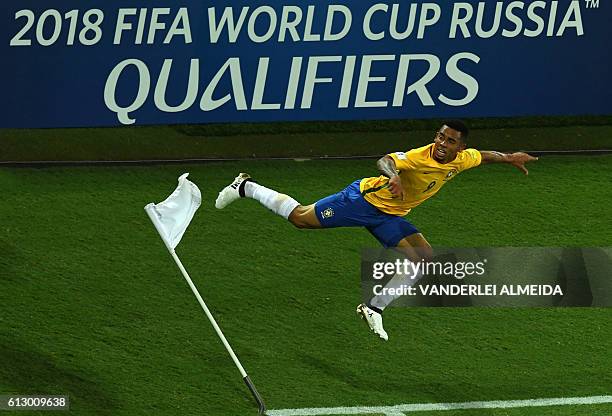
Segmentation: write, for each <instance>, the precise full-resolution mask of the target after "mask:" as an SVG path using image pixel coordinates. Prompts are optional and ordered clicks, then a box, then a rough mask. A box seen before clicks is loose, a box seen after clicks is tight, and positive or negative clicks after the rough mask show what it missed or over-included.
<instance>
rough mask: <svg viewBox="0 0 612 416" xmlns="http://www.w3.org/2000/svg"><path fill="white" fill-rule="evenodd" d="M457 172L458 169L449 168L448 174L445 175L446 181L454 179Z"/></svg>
mask: <svg viewBox="0 0 612 416" xmlns="http://www.w3.org/2000/svg"><path fill="white" fill-rule="evenodd" d="M456 174H457V169H452V170H449V171H448V173H447V174H446V176H445V177H444V181H445V182H446V181H448V180H450V179H452V177H453V176H455V175H456Z"/></svg>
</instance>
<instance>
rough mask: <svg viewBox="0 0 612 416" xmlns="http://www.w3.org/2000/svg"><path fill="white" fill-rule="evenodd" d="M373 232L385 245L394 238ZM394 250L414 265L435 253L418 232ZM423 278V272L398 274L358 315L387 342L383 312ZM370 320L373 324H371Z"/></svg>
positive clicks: (405, 239)
mask: <svg viewBox="0 0 612 416" xmlns="http://www.w3.org/2000/svg"><path fill="white" fill-rule="evenodd" d="M402 221H404V220H402ZM398 223H401V222H398ZM401 224H402V227H399V228H404V229H405V230H406V231H405V232H410V229H409V227H407V226H405V225H403V223H401ZM413 230H414V231H417V230H416V228H413ZM372 231H373V233H374V235H376V236H377V237H378V238H379V240H382V241H381V242H383V243H384V241H389V240H388V239H391V238H392V237H388V239H385V236H384V233H383V232H382V231H384V228H378V229H373V230H372ZM396 238H397V237H396ZM394 248H395V249H396V250H398V251H400V252H401V253H402V255H404V256H406V257H407V258H408V260H410V261H412V262H413V263H418V262H420V261H421V260H426V261H427V260H429V259H430V258H431V256H432V252H433V250H432V248H431V245H430V244H429V243H428V242H427V240H426V239H425V237H423V234H421V233H419V232H418V231H417V232H412V234H409V235H405V236H404V237H403V238H402V239H401V240H399V242H398V243H397V244H396V245H395V247H394ZM413 270H418V269H413ZM421 277H422V271H416V272H414V274H410V275H406V274H402V273H397V274H396V275H395V276H393V277H392V278H391V280H389V281H388V282H387V284H386V285H385V287H384V289H383V293H381V294H379V295H376V296H374V297H373V298H372V299H370V301H369V302H368V303H367V305H359V306H358V307H357V313H359V314H360V315H362V316H363V317H364V318H365V319H366V322H368V325H369V326H370V329H371V330H372V331H373V332H374V333H376V334H378V336H379V337H380V338H382V339H385V340H387V339H389V336H388V335H387V332H386V331H385V330H384V328H383V322H382V314H383V311H384V310H385V309H386V308H387V307H388V306H389V305H390V304H391V303H393V302H394V301H395V300H396V299H397V298H399V297H400V296H401V293H402V290H403V289H406V288H408V287H411V286H413V285H414V284H416V282H417V281H419V280H420V278H421ZM364 307H365V308H364ZM360 308H361V309H363V310H365V312H360ZM368 318H369V319H370V320H371V321H372V322H370V320H368Z"/></svg>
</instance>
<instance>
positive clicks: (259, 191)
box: [244, 181, 300, 219]
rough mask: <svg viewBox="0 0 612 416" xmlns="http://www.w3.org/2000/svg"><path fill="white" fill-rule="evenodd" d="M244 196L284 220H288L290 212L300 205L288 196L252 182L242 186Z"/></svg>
mask: <svg viewBox="0 0 612 416" xmlns="http://www.w3.org/2000/svg"><path fill="white" fill-rule="evenodd" d="M244 195H245V196H247V197H249V198H253V199H255V200H257V201H259V202H260V203H261V204H262V205H263V206H264V207H266V208H268V209H269V210H271V211H272V212H274V213H275V214H277V215H280V216H281V217H283V218H284V219H288V218H289V214H291V211H293V210H294V209H295V207H297V206H298V205H300V203H299V202H297V201H296V200H295V199H293V198H291V197H290V196H289V195H285V194H281V193H279V192H276V191H275V190H273V189H268V188H266V187H265V186H262V185H260V184H258V183H255V182H253V181H248V182H247V183H245V184H244Z"/></svg>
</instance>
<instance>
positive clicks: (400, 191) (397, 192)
mask: <svg viewBox="0 0 612 416" xmlns="http://www.w3.org/2000/svg"><path fill="white" fill-rule="evenodd" d="M389 190H390V191H391V193H392V194H393V196H399V197H400V198H402V199H404V188H402V180H401V179H400V177H399V175H395V176H392V177H391V178H389Z"/></svg>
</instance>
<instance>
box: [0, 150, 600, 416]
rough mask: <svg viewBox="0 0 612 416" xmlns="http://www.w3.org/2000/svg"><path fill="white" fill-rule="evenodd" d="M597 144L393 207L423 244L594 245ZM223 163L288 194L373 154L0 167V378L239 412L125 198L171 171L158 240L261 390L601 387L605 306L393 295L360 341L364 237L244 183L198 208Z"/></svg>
mask: <svg viewBox="0 0 612 416" xmlns="http://www.w3.org/2000/svg"><path fill="white" fill-rule="evenodd" d="M611 162H612V158H611V157H610V156H601V157H599V156H598V157H569V156H567V157H543V158H540V161H539V162H537V163H535V164H532V165H531V166H530V175H529V176H528V177H525V176H523V175H521V174H520V173H519V172H518V171H516V170H514V169H513V168H511V167H508V166H484V167H481V168H478V169H474V170H472V171H469V172H466V173H464V174H462V175H460V176H459V177H458V178H457V179H455V180H453V182H451V183H450V184H449V185H448V186H446V187H445V188H444V189H443V190H442V191H441V192H440V193H439V194H438V195H437V196H436V197H434V198H432V199H430V200H429V201H427V202H426V203H425V204H424V205H422V206H421V207H419V208H417V209H415V210H414V211H413V212H412V213H411V214H410V215H409V219H410V220H411V221H412V222H413V223H414V224H415V225H416V226H417V227H418V228H419V229H420V230H421V231H422V232H423V233H424V234H425V236H426V237H427V238H428V239H429V241H430V242H431V243H432V244H433V245H434V246H436V245H438V246H464V247H465V246H610V245H612V229H611V228H610V206H611V205H612V187H610V183H612V170H611V169H610V164H611ZM241 170H243V171H247V172H250V173H251V174H252V175H253V176H254V177H255V178H256V179H257V180H258V181H259V182H260V183H262V184H265V185H268V186H270V187H272V188H275V189H277V190H280V191H283V192H285V193H288V194H290V195H292V196H294V197H295V198H296V199H297V200H299V201H301V202H302V203H311V202H314V201H315V200H317V199H319V198H321V197H323V196H326V195H328V194H330V193H334V192H337V191H339V190H340V189H342V188H343V187H344V186H346V185H347V184H349V183H350V182H352V181H353V180H354V179H357V178H360V177H364V176H372V175H375V174H376V170H375V168H374V161H372V160H357V161H306V162H293V161H283V162H280V161H276V162H256V161H252V162H243V163H233V162H232V163H216V164H212V163H211V164H204V165H190V166H177V165H174V166H156V167H107V168H48V169H2V170H0V191H1V194H2V195H3V202H2V203H1V204H0V249H1V253H2V254H1V255H0V287H1V289H0V305H1V306H0V394H7V393H21V394H26V393H32V394H33V393H45V394H67V395H69V396H70V399H71V413H70V414H75V415H130V416H136V415H151V414H160V415H161V414H163V415H202V414H205V415H214V416H226V415H227V416H235V415H248V414H256V411H255V407H254V404H253V402H252V399H251V397H250V396H249V393H248V391H247V389H246V387H245V386H244V385H243V384H242V381H241V379H240V375H239V373H238V372H237V370H236V369H235V367H234V366H233V364H232V363H231V361H230V359H229V357H228V356H227V354H226V352H225V350H224V349H223V347H222V345H221V343H220V342H219V340H218V339H217V337H216V335H215V334H214V331H213V329H212V328H211V326H210V324H209V323H208V321H207V320H206V318H205V316H204V314H203V313H202V311H201V309H200V307H199V305H198V304H197V302H196V300H195V298H194V297H193V295H192V294H191V291H190V290H189V288H188V286H187V284H186V283H185V281H184V280H183V278H182V277H181V275H180V273H179V271H178V269H177V268H176V266H175V265H174V263H173V261H172V259H171V258H170V256H169V255H168V253H167V251H166V250H165V248H164V246H163V244H162V242H161V240H160V238H159V237H158V235H157V234H156V232H155V229H154V228H153V225H152V224H151V223H150V221H149V219H148V217H147V216H146V214H145V212H144V210H143V207H144V205H145V204H147V203H148V202H159V201H161V200H162V199H164V198H165V197H166V196H167V195H168V194H169V193H170V192H171V191H172V190H173V189H174V187H175V186H176V179H177V177H178V176H179V175H180V174H181V173H183V172H185V171H189V172H191V175H190V179H191V180H193V181H194V182H195V183H197V184H198V185H199V187H200V189H201V190H202V194H203V204H202V207H201V208H200V210H199V211H198V213H197V214H196V216H195V218H194V220H193V221H192V223H191V225H190V227H189V229H188V230H187V233H186V234H185V237H184V238H183V241H182V243H181V245H179V247H178V249H177V252H178V253H179V255H180V257H181V259H182V261H183V263H184V264H185V266H186V268H187V270H189V272H190V274H191V276H192V278H193V280H194V282H195V283H196V285H197V286H198V288H199V289H200V292H201V294H202V296H203V297H204V299H205V300H206V301H207V303H208V305H209V307H210V308H211V309H212V311H213V314H214V315H215V316H216V318H217V319H218V322H219V324H220V325H221V327H222V328H223V330H224V332H225V334H226V336H227V337H228V339H229V341H230V343H231V344H232V346H233V347H234V349H235V350H236V352H237V354H238V356H239V357H240V359H241V360H242V362H243V364H244V365H245V367H246V369H247V371H248V372H249V374H250V376H251V378H252V379H253V381H254V382H255V384H256V385H257V387H258V389H259V390H260V392H261V393H262V395H263V396H264V398H265V399H266V401H267V404H268V407H269V408H272V409H281V408H300V407H335V406H356V405H363V406H385V405H396V404H402V403H431V402H462V401H486V400H514V399H517V400H518V399H531V398H547V397H572V396H593V395H609V394H611V393H612V354H611V351H612V310H611V309H596V308H582V309H578V308H576V309H560V308H559V309H476V308H466V309H446V308H443V309H435V308H430V309H427V308H415V309H400V308H396V309H391V310H390V311H389V313H387V314H386V317H385V326H386V329H387V331H388V332H389V334H390V337H391V338H390V341H389V342H388V343H382V342H379V341H378V340H377V339H376V338H375V337H374V336H373V335H371V334H370V333H369V332H368V331H367V329H366V327H365V324H364V323H363V322H361V321H360V320H358V319H357V317H356V315H355V313H354V309H355V306H356V304H358V303H359V302H360V287H359V284H360V283H359V264H360V263H359V260H360V254H359V253H360V250H361V248H364V247H376V244H377V243H376V241H375V240H374V239H373V238H372V237H371V236H370V235H369V234H368V233H367V231H365V230H363V229H335V230H297V229H294V228H292V227H291V226H290V225H289V224H287V223H286V222H285V221H284V220H282V219H281V218H279V217H275V216H274V215H272V214H270V213H269V212H268V211H267V210H266V209H264V208H262V207H261V206H259V204H258V203H257V202H255V201H251V200H245V201H237V202H236V203H235V204H234V205H231V206H229V207H228V208H227V209H225V210H223V211H218V210H215V209H214V200H215V197H216V194H217V192H218V191H219V189H221V188H222V187H223V186H224V185H226V184H227V183H228V182H229V181H230V180H231V179H232V178H233V177H234V176H235V175H236V173H237V172H239V171H241ZM19 414H24V415H25V414H27V412H22V413H19ZM45 414H46V413H45ZM414 414H415V415H418V416H428V415H431V416H435V415H440V414H444V415H446V416H476V415H478V416H481V415H486V416H501V415H504V416H531V415H534V416H535V415H538V416H540V415H545V416H547V415H555V416H557V415H561V416H569V415H610V414H612V405H609V404H608V405H594V406H575V407H572V406H568V407H554V408H552V407H551V408H541V409H538V408H525V409H507V410H502V409H497V410H495V409H489V410H461V411H447V412H437V413H436V412H425V413H414Z"/></svg>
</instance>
